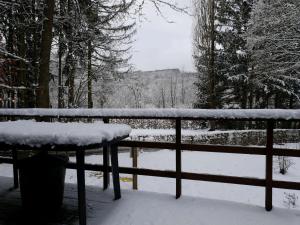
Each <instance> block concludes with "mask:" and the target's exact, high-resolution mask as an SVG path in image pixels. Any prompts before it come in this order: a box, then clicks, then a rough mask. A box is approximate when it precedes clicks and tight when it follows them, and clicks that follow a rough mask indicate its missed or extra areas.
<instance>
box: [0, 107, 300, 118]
mask: <svg viewBox="0 0 300 225" xmlns="http://www.w3.org/2000/svg"><path fill="white" fill-rule="evenodd" d="M0 116H20V117H76V118H82V117H84V118H124V119H126V118H130V119H131V118H132V119H144V118H147V119H176V118H181V119H187V120H189V119H190V120H195V119H196V120H199V119H201V120H214V119H217V120H218V119H221V120H300V109H299V110H298V109H296V110H292V109H150V108H149V109H128V108H124V109H115V108H112V109H110V108H106V109H41V108H34V109H0Z"/></svg>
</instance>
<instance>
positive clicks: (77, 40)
mask: <svg viewBox="0 0 300 225" xmlns="http://www.w3.org/2000/svg"><path fill="white" fill-rule="evenodd" d="M146 2H147V3H149V4H152V5H153V6H154V7H155V8H156V10H157V12H158V13H161V7H162V6H167V7H170V8H172V9H174V10H177V11H184V10H185V8H180V7H178V6H177V4H176V1H175V0H171V1H168V0H146V1H145V0H115V1H110V0H42V1H38V0H3V1H0V15H1V17H0V68H1V69H0V85H1V89H0V107H42V108H48V107H59V108H64V107H68V108H74V107H83V106H86V107H89V108H92V107H93V105H94V104H93V103H94V99H93V97H94V96H95V94H97V96H99V97H100V98H101V96H102V97H103V99H101V101H102V105H103V104H104V102H105V94H106V93H107V92H109V90H105V88H106V87H108V86H109V85H105V84H106V82H110V81H111V80H114V79H119V77H120V76H122V75H124V74H126V73H127V72H128V71H130V69H131V65H130V63H129V59H130V57H131V55H130V51H129V50H130V48H131V45H132V42H133V36H134V34H135V32H136V22H135V19H136V17H137V16H140V15H141V14H142V9H143V6H144V4H146ZM95 85H96V86H97V87H98V86H99V87H100V88H97V93H96V91H95V90H94V86H95ZM101 89H103V92H102V93H99V90H101ZM50 99H51V100H52V101H50ZM101 101H100V102H101Z"/></svg>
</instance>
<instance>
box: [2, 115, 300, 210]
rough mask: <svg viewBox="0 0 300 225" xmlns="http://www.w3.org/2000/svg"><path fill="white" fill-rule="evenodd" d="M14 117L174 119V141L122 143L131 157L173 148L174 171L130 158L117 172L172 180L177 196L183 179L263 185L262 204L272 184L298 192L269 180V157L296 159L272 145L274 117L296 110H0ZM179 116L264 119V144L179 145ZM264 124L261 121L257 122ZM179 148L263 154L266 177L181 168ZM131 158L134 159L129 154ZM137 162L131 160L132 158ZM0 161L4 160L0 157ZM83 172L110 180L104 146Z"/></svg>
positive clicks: (268, 204)
mask: <svg viewBox="0 0 300 225" xmlns="http://www.w3.org/2000/svg"><path fill="white" fill-rule="evenodd" d="M1 118H2V119H19V118H42V119H44V118H45V119H46V118H74V119H79V118H102V119H103V121H104V122H105V123H109V120H110V119H146V120H147V119H165V120H173V121H174V122H175V142H149V141H122V142H120V145H121V146H124V147H130V148H132V153H133V155H136V149H137V148H157V149H175V153H176V169H175V171H163V170H154V169H145V168H137V162H134V160H133V167H120V168H119V169H120V173H125V174H133V175H134V176H137V175H145V176H156V177H168V178H175V179H176V198H179V197H180V196H181V182H182V179H188V180H199V181H210V182H222V183H230V184H240V185H251V186H260V187H265V208H266V210H268V211H269V210H271V209H272V190H273V188H283V189H293V190H300V182H291V181H276V180H273V156H290V157H300V151H299V150H295V149H278V148H276V149H275V148H273V144H274V140H273V139H274V134H273V132H274V128H275V123H276V122H277V121H296V122H297V123H299V121H300V110H286V109H227V110H212V109H0V119H1ZM183 120H245V121H247V120H249V121H250V120H251V121H262V122H266V146H265V147H248V146H229V145H205V144H203V145H202V144H184V143H182V139H181V138H182V135H181V132H182V128H181V124H182V121H183ZM262 124H263V123H262ZM182 150H189V151H199V152H215V153H230V154H252V155H263V156H265V159H266V170H265V172H266V176H265V178H264V179H262V178H252V177H237V176H226V175H214V174H204V173H192V172H184V171H182V168H181V164H182V159H181V154H182ZM133 158H134V157H133ZM135 160H136V159H135ZM3 162H9V160H6V159H5V160H4V161H3ZM68 168H70V169H76V165H75V164H74V163H69V164H68ZM85 169H86V170H93V171H103V187H104V188H107V187H108V184H109V177H110V176H109V172H110V171H111V167H110V166H109V163H108V151H107V149H104V148H103V165H90V164H86V165H85Z"/></svg>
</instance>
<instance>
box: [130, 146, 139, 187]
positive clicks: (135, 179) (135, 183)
mask: <svg viewBox="0 0 300 225" xmlns="http://www.w3.org/2000/svg"><path fill="white" fill-rule="evenodd" d="M131 157H132V167H133V168H137V167H138V148H136V147H133V148H131ZM132 189H133V190H137V189H138V175H137V174H133V175H132Z"/></svg>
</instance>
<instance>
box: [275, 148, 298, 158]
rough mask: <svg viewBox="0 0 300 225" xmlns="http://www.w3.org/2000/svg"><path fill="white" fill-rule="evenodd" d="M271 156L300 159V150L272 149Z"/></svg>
mask: <svg viewBox="0 0 300 225" xmlns="http://www.w3.org/2000/svg"><path fill="white" fill-rule="evenodd" d="M273 155H278V156H289V157H300V150H296V149H283V148H274V149H273Z"/></svg>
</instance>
